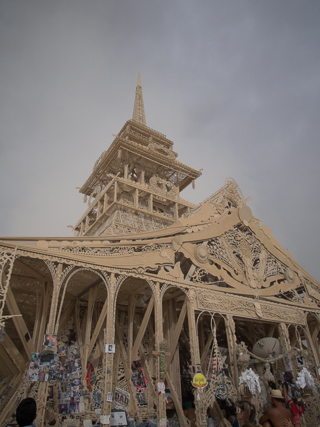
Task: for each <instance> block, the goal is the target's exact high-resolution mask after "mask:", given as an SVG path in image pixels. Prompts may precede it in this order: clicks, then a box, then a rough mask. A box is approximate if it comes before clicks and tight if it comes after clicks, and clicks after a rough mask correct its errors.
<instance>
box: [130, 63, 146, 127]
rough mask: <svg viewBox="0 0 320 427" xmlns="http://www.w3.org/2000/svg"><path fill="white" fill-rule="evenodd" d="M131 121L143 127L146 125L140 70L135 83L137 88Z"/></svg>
mask: <svg viewBox="0 0 320 427" xmlns="http://www.w3.org/2000/svg"><path fill="white" fill-rule="evenodd" d="M132 120H135V121H136V122H139V123H142V124H143V125H147V123H146V115H145V112H144V104H143V96H142V86H141V78H140V70H139V72H138V81H137V87H136V97H135V99H134V106H133V114H132Z"/></svg>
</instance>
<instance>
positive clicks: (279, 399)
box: [270, 390, 284, 406]
mask: <svg viewBox="0 0 320 427" xmlns="http://www.w3.org/2000/svg"><path fill="white" fill-rule="evenodd" d="M270 397H271V400H272V404H273V406H278V405H279V404H282V403H283V402H284V397H283V396H282V393H281V391H280V390H271V393H270Z"/></svg>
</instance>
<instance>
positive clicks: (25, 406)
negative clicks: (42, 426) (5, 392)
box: [16, 397, 37, 427]
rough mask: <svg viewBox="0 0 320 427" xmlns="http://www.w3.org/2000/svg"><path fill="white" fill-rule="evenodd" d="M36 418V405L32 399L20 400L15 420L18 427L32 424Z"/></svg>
mask: <svg viewBox="0 0 320 427" xmlns="http://www.w3.org/2000/svg"><path fill="white" fill-rule="evenodd" d="M36 416H37V404H36V401H35V400H34V399H33V398H32V397H27V398H26V399H23V400H21V402H20V404H19V405H18V407H17V410H16V419H17V423H18V424H19V426H20V427H24V426H28V425H30V424H32V423H33V421H34V420H35V418H36Z"/></svg>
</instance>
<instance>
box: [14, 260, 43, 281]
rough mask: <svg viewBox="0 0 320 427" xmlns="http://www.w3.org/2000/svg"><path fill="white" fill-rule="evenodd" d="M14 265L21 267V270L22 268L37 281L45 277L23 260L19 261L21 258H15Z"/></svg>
mask: <svg viewBox="0 0 320 427" xmlns="http://www.w3.org/2000/svg"><path fill="white" fill-rule="evenodd" d="M14 265H15V266H16V267H19V268H21V270H24V271H25V272H26V273H28V274H31V276H32V277H33V278H35V279H37V280H38V281H39V282H45V278H44V277H43V276H42V275H41V274H40V273H38V271H37V270H35V269H34V268H32V267H30V266H29V265H26V264H25V263H24V262H23V261H21V259H19V258H17V259H15V261H14Z"/></svg>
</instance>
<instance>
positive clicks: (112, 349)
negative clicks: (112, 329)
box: [105, 344, 116, 353]
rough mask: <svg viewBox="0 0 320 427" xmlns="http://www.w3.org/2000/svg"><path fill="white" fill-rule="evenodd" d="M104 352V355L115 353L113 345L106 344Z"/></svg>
mask: <svg viewBox="0 0 320 427" xmlns="http://www.w3.org/2000/svg"><path fill="white" fill-rule="evenodd" d="M105 352H106V353H115V352H116V346H115V344H106V347H105Z"/></svg>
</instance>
